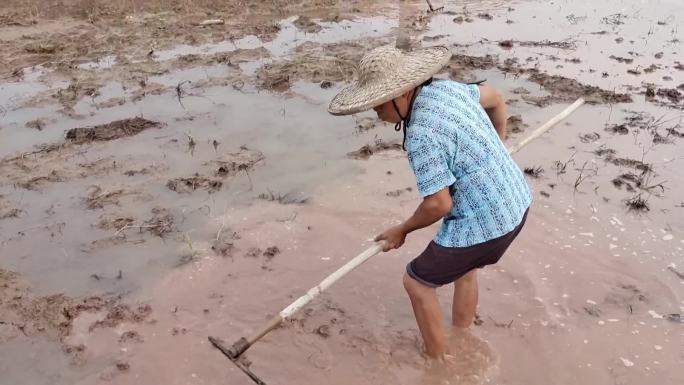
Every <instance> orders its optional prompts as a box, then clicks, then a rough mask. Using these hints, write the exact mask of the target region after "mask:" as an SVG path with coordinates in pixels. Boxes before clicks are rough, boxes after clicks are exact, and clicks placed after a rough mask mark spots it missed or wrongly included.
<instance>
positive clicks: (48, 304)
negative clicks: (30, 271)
mask: <svg viewBox="0 0 684 385" xmlns="http://www.w3.org/2000/svg"><path fill="white" fill-rule="evenodd" d="M151 311H152V309H151V308H150V307H149V306H148V305H145V306H136V307H133V308H132V307H131V306H130V305H126V304H123V303H121V298H120V297H103V296H96V295H95V296H89V297H83V298H72V297H68V296H66V295H64V294H50V295H46V296H35V295H34V294H33V292H32V291H31V287H30V286H29V285H28V284H27V283H26V282H25V281H24V280H23V279H21V277H20V276H19V275H18V274H17V273H14V272H12V271H8V270H4V269H0V314H2V321H3V325H9V326H11V327H12V328H9V329H8V328H2V329H0V341H6V340H9V339H13V338H16V337H18V336H20V335H24V336H29V337H33V336H46V337H48V338H51V339H54V340H56V341H58V342H60V343H62V350H63V351H64V352H65V353H66V354H68V355H70V356H72V361H73V360H77V361H78V360H81V358H82V356H83V353H84V350H85V348H84V347H82V346H79V345H70V344H67V343H66V338H67V337H68V336H69V335H70V334H71V331H72V325H73V322H74V321H75V320H76V318H78V317H79V315H81V314H84V313H95V314H100V313H105V312H106V313H105V314H106V315H104V318H102V319H100V320H98V321H96V322H95V323H94V324H97V325H98V326H97V327H114V326H117V325H119V324H121V323H122V322H131V323H136V322H141V321H143V320H144V319H146V318H147V317H148V316H149V315H150V313H151Z"/></svg>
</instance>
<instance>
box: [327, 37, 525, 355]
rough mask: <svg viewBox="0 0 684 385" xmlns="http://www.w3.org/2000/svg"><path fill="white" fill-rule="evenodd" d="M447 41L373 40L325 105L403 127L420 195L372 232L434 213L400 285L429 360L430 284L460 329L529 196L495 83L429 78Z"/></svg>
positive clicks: (438, 351)
mask: <svg viewBox="0 0 684 385" xmlns="http://www.w3.org/2000/svg"><path fill="white" fill-rule="evenodd" d="M450 57H451V53H450V52H449V50H448V49H447V48H446V47H431V48H425V49H420V50H416V51H413V52H410V53H403V52H402V51H400V50H398V49H396V48H393V47H380V48H376V49H374V50H373V51H371V52H369V53H368V54H366V55H365V56H364V57H363V58H362V59H361V62H360V64H359V76H358V80H357V82H356V83H355V84H353V85H351V86H349V87H346V88H345V89H343V90H342V91H341V92H340V93H339V94H337V95H336V96H335V98H334V99H333V100H332V102H331V103H330V106H329V108H328V111H329V112H330V113H332V114H334V115H347V114H353V113H357V112H361V111H365V110H369V109H371V108H372V109H374V110H375V112H376V113H377V114H378V117H379V118H380V119H382V120H384V121H386V122H390V123H395V124H396V126H395V129H396V130H397V131H398V130H400V129H402V128H403V132H404V148H405V149H406V151H407V153H408V160H409V163H410V165H411V168H412V169H413V172H414V174H415V176H416V180H417V185H418V192H419V193H420V195H421V196H422V197H423V201H422V202H421V204H420V205H419V206H418V208H417V209H416V211H415V213H414V214H413V215H412V216H411V217H410V218H409V219H407V220H406V221H405V222H403V223H402V224H400V225H398V226H395V227H392V228H390V229H387V230H386V231H385V232H383V233H382V234H380V235H379V236H377V238H376V241H384V251H389V250H392V249H397V248H399V247H401V246H402V245H403V244H404V241H405V239H406V236H407V235H408V234H409V233H411V232H413V231H416V230H418V229H422V228H424V227H427V226H430V225H431V224H433V223H435V222H437V221H438V220H440V219H441V220H442V221H443V223H442V226H441V229H440V230H439V232H438V233H437V235H436V237H435V238H434V240H433V241H432V242H430V244H428V246H427V248H426V249H425V251H424V252H423V253H422V254H420V255H419V256H418V257H416V258H415V259H414V260H412V261H411V262H410V263H409V264H408V265H407V266H406V273H405V274H404V278H403V280H404V287H405V288H406V291H407V293H408V295H409V298H410V299H411V304H412V306H413V311H414V315H415V317H416V321H417V323H418V327H419V329H420V332H421V335H422V336H423V340H424V341H425V352H426V354H427V355H428V356H430V357H433V358H442V357H443V356H444V354H445V353H447V346H446V335H445V331H444V321H443V317H442V311H441V308H440V305H439V302H438V299H437V293H436V291H435V289H436V288H437V287H440V286H443V285H446V284H449V283H452V282H453V283H454V297H453V304H452V324H453V326H454V327H458V328H467V327H469V326H470V325H471V323H472V321H473V318H474V317H475V310H476V307H477V301H478V285H477V275H476V274H477V273H476V269H477V268H481V267H484V266H486V265H490V264H494V263H496V262H497V261H498V260H499V259H500V258H501V256H502V255H503V254H504V252H505V251H506V249H507V248H508V246H510V244H511V243H512V242H513V240H514V239H515V238H516V236H517V235H518V233H519V232H520V230H521V229H522V227H523V225H524V223H525V218H526V216H527V211H528V208H529V206H530V204H531V202H532V194H531V192H530V189H529V187H528V186H527V183H526V182H525V178H524V176H523V174H522V172H521V171H520V169H519V168H518V166H517V165H516V164H515V162H514V161H513V159H512V158H511V157H510V155H509V154H508V151H507V150H506V148H505V146H504V144H503V139H505V137H506V118H507V117H506V104H505V102H504V99H503V96H502V94H501V92H499V91H498V90H496V89H494V88H492V87H488V86H481V85H475V84H461V83H457V82H454V81H450V80H436V79H435V80H433V79H432V76H433V75H434V74H436V73H437V72H439V71H440V70H441V69H442V68H443V67H444V65H446V63H447V62H448V61H449V59H450Z"/></svg>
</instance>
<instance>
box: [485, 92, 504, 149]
mask: <svg viewBox="0 0 684 385" xmlns="http://www.w3.org/2000/svg"><path fill="white" fill-rule="evenodd" d="M480 104H481V105H482V107H483V108H484V109H485V111H487V115H489V119H490V120H491V121H492V124H493V125H494V128H496V132H497V133H498V134H499V137H500V138H501V140H505V139H506V119H507V118H508V115H507V114H508V111H507V108H506V100H505V99H504V96H503V94H502V93H501V91H499V90H497V89H496V88H493V87H489V86H480Z"/></svg>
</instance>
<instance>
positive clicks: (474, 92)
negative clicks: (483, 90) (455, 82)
mask: <svg viewBox="0 0 684 385" xmlns="http://www.w3.org/2000/svg"><path fill="white" fill-rule="evenodd" d="M465 86H466V87H467V90H468V95H469V96H470V97H471V98H473V100H474V101H476V102H478V103H479V102H480V86H479V85H477V84H466V85H465Z"/></svg>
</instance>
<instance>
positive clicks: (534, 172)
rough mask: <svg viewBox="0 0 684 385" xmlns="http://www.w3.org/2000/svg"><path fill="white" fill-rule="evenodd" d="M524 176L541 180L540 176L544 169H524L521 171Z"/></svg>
mask: <svg viewBox="0 0 684 385" xmlns="http://www.w3.org/2000/svg"><path fill="white" fill-rule="evenodd" d="M523 172H524V173H525V175H529V176H530V177H532V178H535V179H538V178H541V176H542V175H543V174H544V169H543V168H542V167H541V166H537V167H534V166H532V167H525V169H524V170H523Z"/></svg>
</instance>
